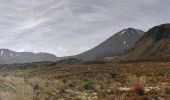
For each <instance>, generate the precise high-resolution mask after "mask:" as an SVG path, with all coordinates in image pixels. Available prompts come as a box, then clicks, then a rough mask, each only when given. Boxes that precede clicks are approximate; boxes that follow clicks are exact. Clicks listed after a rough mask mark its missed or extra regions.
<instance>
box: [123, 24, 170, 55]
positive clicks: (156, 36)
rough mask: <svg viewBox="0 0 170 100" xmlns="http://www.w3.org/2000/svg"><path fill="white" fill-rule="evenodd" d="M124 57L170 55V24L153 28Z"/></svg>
mask: <svg viewBox="0 0 170 100" xmlns="http://www.w3.org/2000/svg"><path fill="white" fill-rule="evenodd" d="M124 57H126V58H134V57H135V58H149V57H170V24H162V25H159V26H155V27H153V28H151V29H150V30H149V31H147V32H146V33H145V35H144V36H143V37H142V38H141V39H140V40H139V41H138V42H137V43H136V44H135V45H134V47H133V48H132V49H131V50H130V52H128V53H127V54H126V55H125V56H124Z"/></svg>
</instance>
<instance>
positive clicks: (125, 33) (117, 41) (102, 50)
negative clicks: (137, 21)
mask: <svg viewBox="0 0 170 100" xmlns="http://www.w3.org/2000/svg"><path fill="white" fill-rule="evenodd" d="M143 34H144V32H143V31H141V30H137V29H133V28H128V29H124V30H122V31H120V32H118V33H116V34H114V35H113V36H112V37H110V38H109V39H107V40H106V41H104V42H103V43H101V44H99V45H98V46H96V47H95V48H93V49H91V50H88V51H86V52H84V53H82V54H79V55H76V56H73V57H72V58H77V59H82V60H101V59H103V58H105V57H109V56H117V55H118V54H121V53H123V52H125V51H127V50H129V49H130V48H131V47H132V46H133V45H134V44H135V43H136V42H137V41H138V40H139V39H140V38H141V37H142V36H143Z"/></svg>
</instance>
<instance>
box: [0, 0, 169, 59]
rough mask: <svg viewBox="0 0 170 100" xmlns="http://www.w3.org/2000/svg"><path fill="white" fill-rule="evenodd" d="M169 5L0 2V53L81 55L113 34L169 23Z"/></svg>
mask: <svg viewBox="0 0 170 100" xmlns="http://www.w3.org/2000/svg"><path fill="white" fill-rule="evenodd" d="M169 5H170V1H169V0H142V1H141V0H1V1H0V37H1V40H0V48H8V49H12V50H16V51H23V50H25V51H33V52H49V53H53V54H56V55H57V56H68V55H74V54H78V53H81V52H83V51H85V50H87V49H90V48H92V47H94V46H96V45H97V44H99V43H101V42H102V41H104V40H105V39H107V38H108V37H110V36H112V35H113V34H114V33H115V32H117V31H120V30H122V29H124V28H128V27H134V28H137V29H142V30H144V31H146V30H148V29H149V28H150V27H152V26H154V25H158V24H162V23H168V22H169V21H170V12H169V9H170V6H169Z"/></svg>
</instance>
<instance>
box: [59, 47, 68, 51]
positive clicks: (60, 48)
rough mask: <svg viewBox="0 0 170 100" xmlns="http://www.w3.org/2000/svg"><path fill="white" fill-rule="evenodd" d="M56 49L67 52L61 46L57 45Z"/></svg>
mask: <svg viewBox="0 0 170 100" xmlns="http://www.w3.org/2000/svg"><path fill="white" fill-rule="evenodd" d="M57 51H61V52H67V51H68V50H67V49H65V48H63V47H61V46H58V47H57Z"/></svg>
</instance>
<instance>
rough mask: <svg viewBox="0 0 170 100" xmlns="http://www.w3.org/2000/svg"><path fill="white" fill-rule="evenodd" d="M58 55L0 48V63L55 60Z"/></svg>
mask: <svg viewBox="0 0 170 100" xmlns="http://www.w3.org/2000/svg"><path fill="white" fill-rule="evenodd" d="M57 59H58V57H56V56H55V55H53V54H49V53H43V52H40V53H33V52H15V51H12V50H9V49H0V63H1V64H12V63H28V62H41V61H56V60H57Z"/></svg>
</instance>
